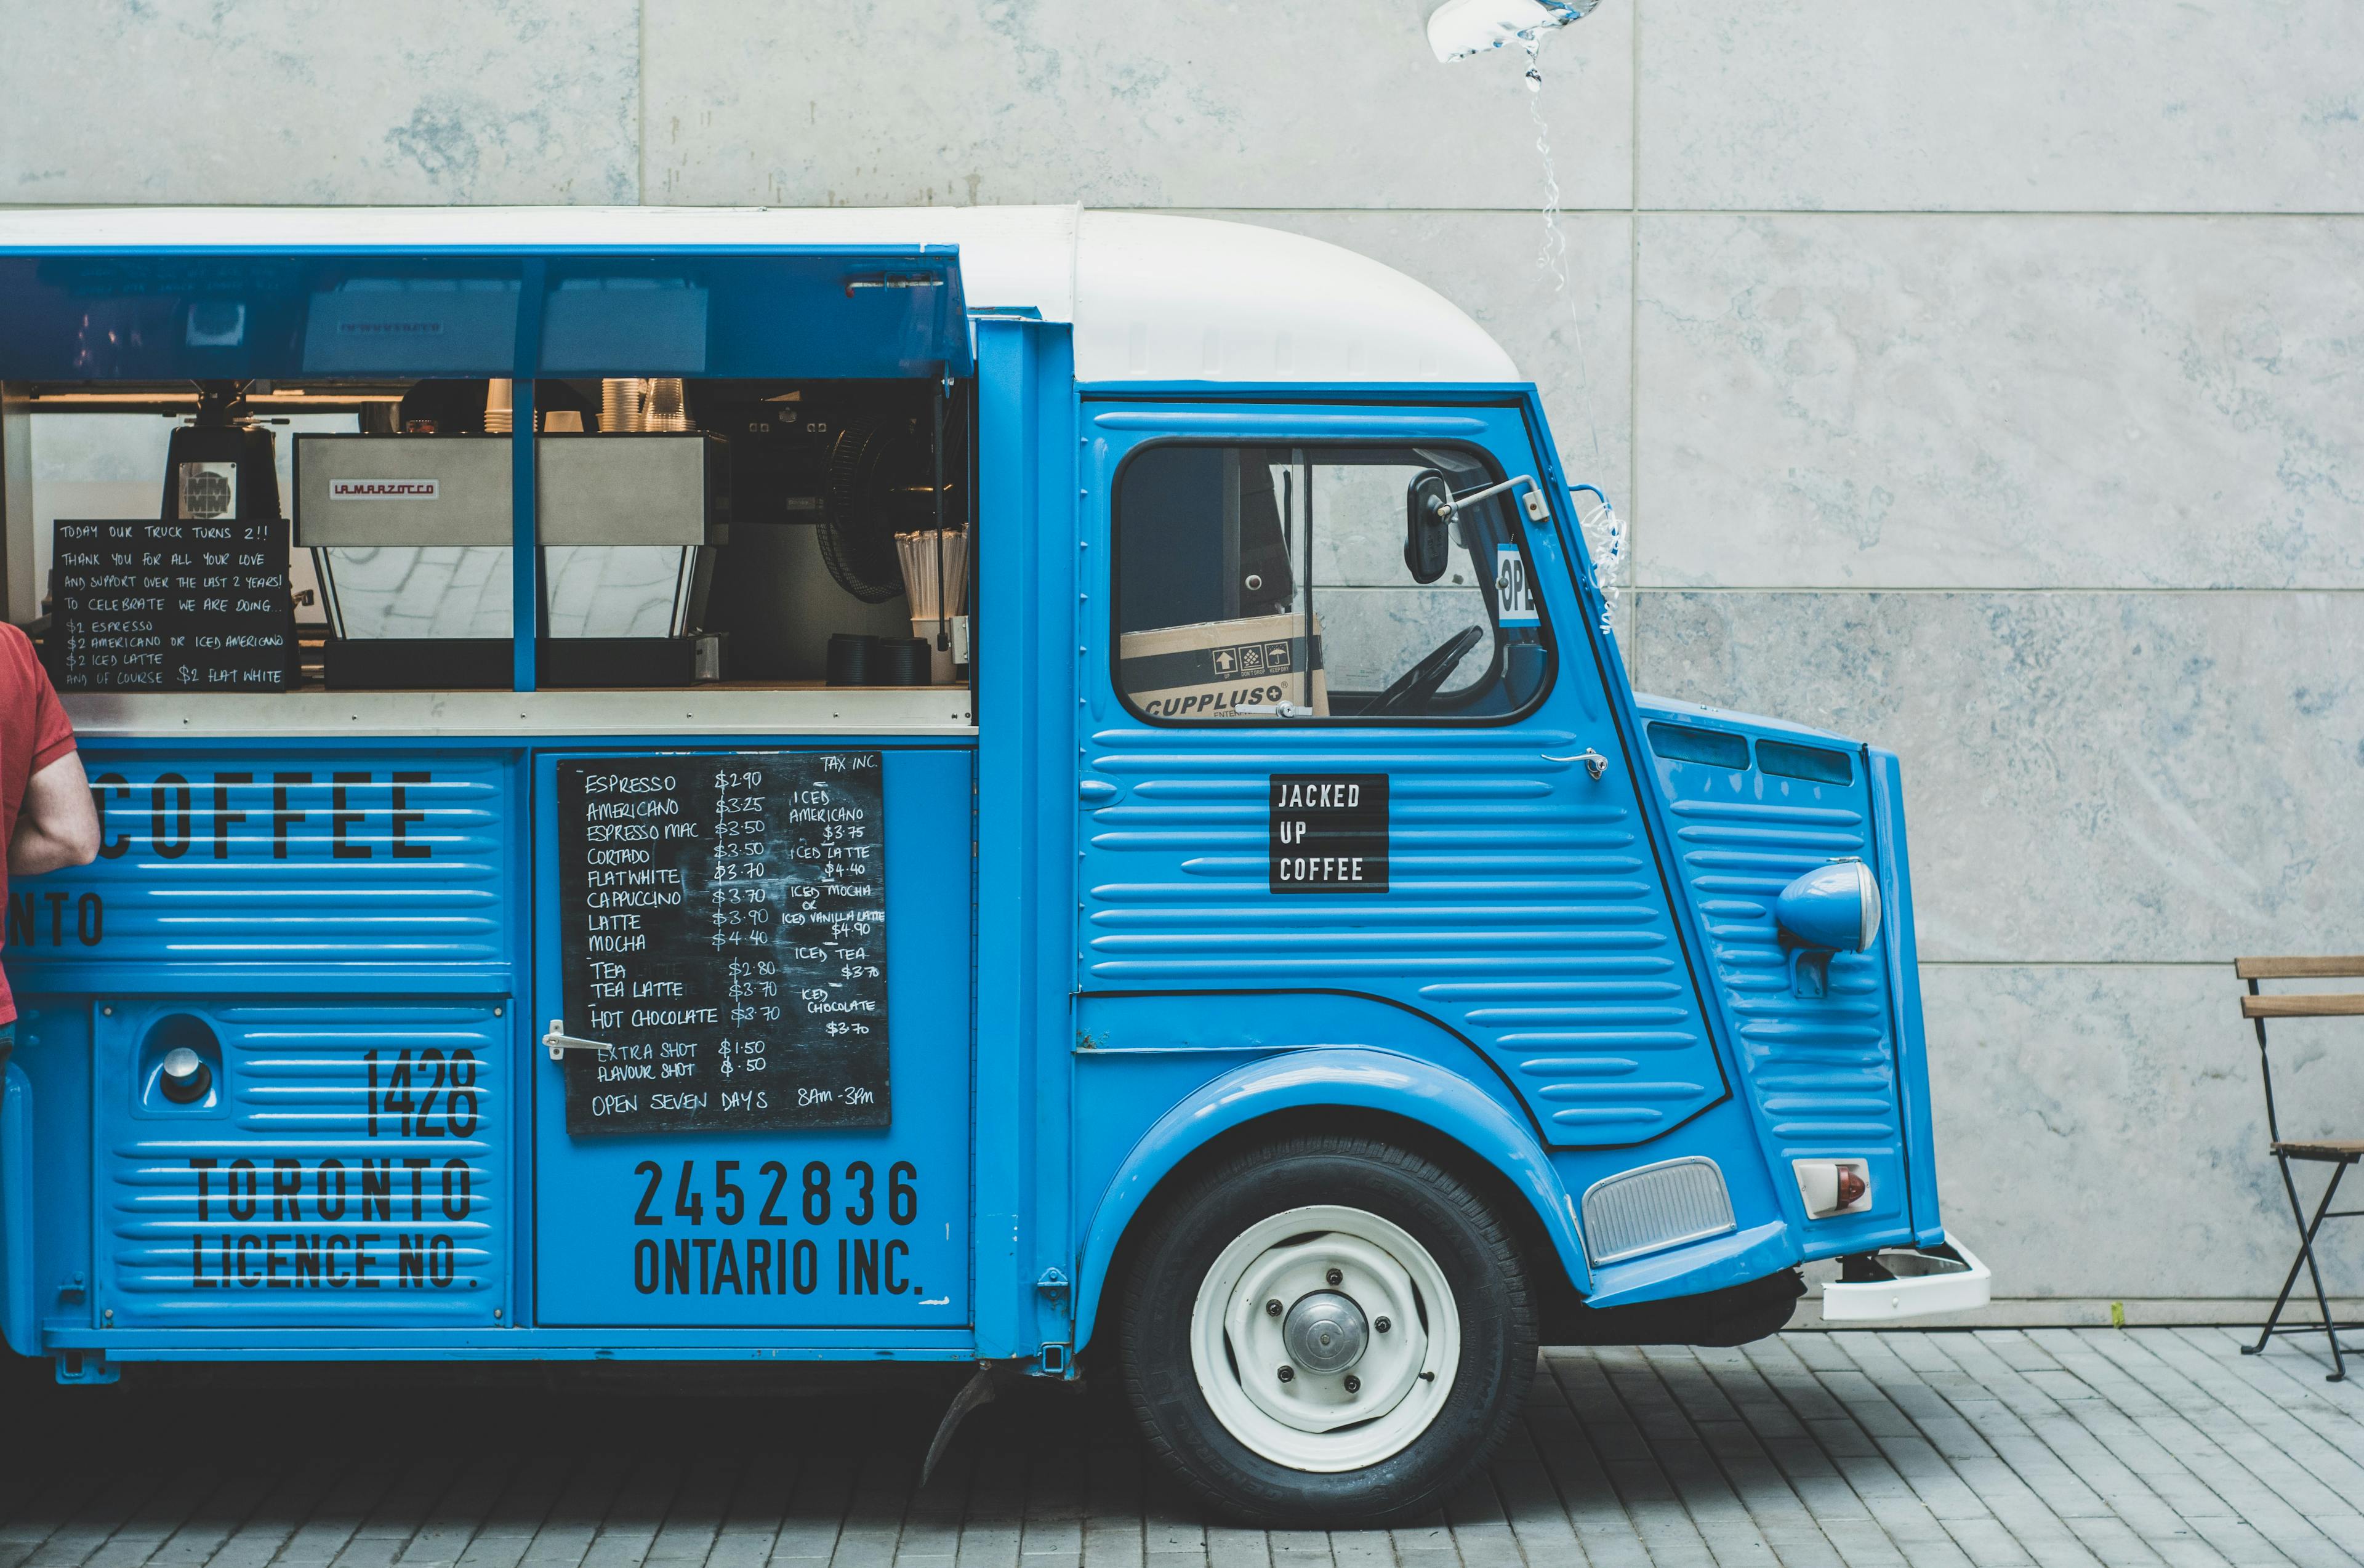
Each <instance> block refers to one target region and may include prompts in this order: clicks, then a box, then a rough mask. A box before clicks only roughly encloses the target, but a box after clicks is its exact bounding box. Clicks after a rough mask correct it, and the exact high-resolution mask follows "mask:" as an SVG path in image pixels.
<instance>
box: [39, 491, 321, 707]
mask: <svg viewBox="0 0 2364 1568" xmlns="http://www.w3.org/2000/svg"><path fill="white" fill-rule="evenodd" d="M51 561H52V563H53V565H54V568H55V572H54V575H53V579H52V584H51V588H52V594H51V598H52V604H51V618H50V634H49V639H48V653H49V662H50V679H51V680H53V681H55V682H56V683H57V684H58V689H59V690H61V691H69V692H135V691H147V692H249V691H284V690H285V689H286V687H287V684H288V671H289V666H290V664H291V663H292V662H293V657H292V655H293V651H294V649H295V629H296V628H295V609H294V606H293V605H292V604H291V603H290V601H289V599H288V593H287V525H286V523H284V521H279V520H276V519H265V520H255V521H244V520H238V519H232V518H224V519H222V520H221V521H218V522H195V521H188V520H181V521H170V522H159V521H158V520H156V519H155V518H153V517H145V518H131V519H128V520H114V521H94V522H68V521H65V520H63V519H61V520H60V521H59V523H58V525H57V532H56V534H55V536H54V548H53V550H51Z"/></svg>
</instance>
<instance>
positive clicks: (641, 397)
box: [599, 375, 649, 435]
mask: <svg viewBox="0 0 2364 1568" xmlns="http://www.w3.org/2000/svg"><path fill="white" fill-rule="evenodd" d="M648 395H649V386H648V383H646V382H644V381H641V380H639V379H638V378H636V377H632V376H612V375H611V376H609V377H608V379H607V380H605V381H603V382H601V383H600V384H599V429H600V431H601V433H603V434H607V435H613V434H615V433H617V432H618V431H621V430H637V429H639V428H641V417H642V405H643V404H645V403H646V401H647V399H648Z"/></svg>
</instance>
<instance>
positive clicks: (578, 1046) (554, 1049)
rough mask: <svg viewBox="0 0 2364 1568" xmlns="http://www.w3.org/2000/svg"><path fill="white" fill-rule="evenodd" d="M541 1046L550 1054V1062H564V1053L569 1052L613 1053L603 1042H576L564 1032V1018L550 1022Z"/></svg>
mask: <svg viewBox="0 0 2364 1568" xmlns="http://www.w3.org/2000/svg"><path fill="white" fill-rule="evenodd" d="M541 1045H542V1049H543V1050H545V1051H549V1052H550V1059H551V1060H552V1062H563V1061H565V1060H566V1053H567V1052H568V1051H613V1050H614V1049H615V1047H614V1046H612V1045H609V1044H608V1042H607V1041H606V1040H577V1039H576V1038H575V1037H574V1036H573V1035H571V1034H568V1033H567V1032H566V1020H565V1019H564V1018H552V1019H551V1020H550V1029H549V1032H548V1033H546V1034H544V1035H543V1036H542V1037H541Z"/></svg>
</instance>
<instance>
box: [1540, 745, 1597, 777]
mask: <svg viewBox="0 0 2364 1568" xmlns="http://www.w3.org/2000/svg"><path fill="white" fill-rule="evenodd" d="M1544 762H1582V763H1583V764H1584V771H1585V772H1586V773H1590V774H1591V775H1592V776H1593V777H1594V778H1596V779H1597V778H1599V777H1600V776H1601V775H1602V774H1603V773H1607V772H1608V771H1609V759H1608V758H1606V757H1604V756H1602V755H1601V754H1600V752H1598V751H1594V750H1593V749H1592V748H1591V747H1589V746H1588V747H1586V748H1585V749H1584V750H1583V751H1578V753H1577V754H1576V755H1575V756H1573V757H1555V756H1553V755H1552V754H1551V753H1550V752H1548V751H1546V752H1544Z"/></svg>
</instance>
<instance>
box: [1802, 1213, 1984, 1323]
mask: <svg viewBox="0 0 2364 1568" xmlns="http://www.w3.org/2000/svg"><path fill="white" fill-rule="evenodd" d="M1946 1247H1947V1248H1948V1249H1949V1250H1950V1251H1952V1252H1953V1254H1954V1256H1953V1257H1951V1258H1948V1257H1945V1256H1943V1255H1941V1254H1939V1253H1935V1252H1920V1251H1901V1250H1900V1251H1887V1252H1882V1253H1881V1254H1880V1255H1879V1261H1880V1262H1882V1263H1883V1264H1885V1265H1887V1267H1888V1269H1889V1270H1890V1273H1893V1274H1894V1275H1895V1276H1896V1277H1895V1278H1893V1279H1884V1280H1871V1281H1866V1282H1863V1283H1861V1284H1842V1283H1838V1282H1834V1283H1832V1284H1826V1285H1824V1286H1823V1322H1825V1323H1886V1322H1891V1321H1893V1320H1895V1319H1896V1318H1926V1317H1928V1316H1930V1315H1931V1314H1933V1313H1937V1312H1968V1311H1970V1310H1972V1309H1974V1308H1976V1307H1984V1306H1985V1305H1986V1304H1987V1303H1988V1302H1989V1301H1990V1300H1992V1299H1993V1295H1994V1273H1993V1271H1991V1270H1990V1269H1989V1268H1988V1267H1987V1266H1986V1264H1984V1263H1982V1262H1979V1258H1978V1254H1977V1253H1975V1252H1973V1251H1970V1250H1969V1249H1968V1247H1965V1246H1963V1245H1962V1243H1961V1242H1960V1241H1959V1240H1957V1239H1956V1238H1955V1236H1954V1233H1953V1232H1952V1231H1950V1230H1949V1231H1947V1232H1946ZM1957 1260H1958V1262H1957Z"/></svg>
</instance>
